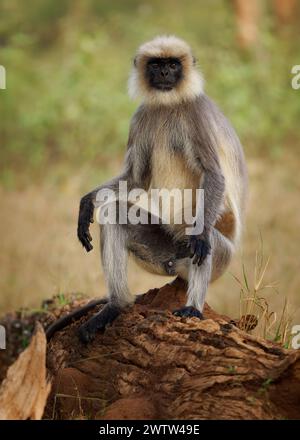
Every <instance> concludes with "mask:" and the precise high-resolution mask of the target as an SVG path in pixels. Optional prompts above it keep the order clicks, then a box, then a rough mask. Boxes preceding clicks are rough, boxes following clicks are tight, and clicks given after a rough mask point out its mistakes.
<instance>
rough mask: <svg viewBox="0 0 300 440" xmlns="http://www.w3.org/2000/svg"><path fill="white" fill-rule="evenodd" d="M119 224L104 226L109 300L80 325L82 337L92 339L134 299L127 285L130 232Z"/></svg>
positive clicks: (102, 248)
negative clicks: (128, 235)
mask: <svg viewBox="0 0 300 440" xmlns="http://www.w3.org/2000/svg"><path fill="white" fill-rule="evenodd" d="M122 226H123V225H119V224H105V225H101V234H100V242H101V256H102V266H103V272H104V275H105V278H106V284H107V287H108V303H107V304H106V305H105V306H104V307H103V309H102V310H101V311H100V312H99V313H97V314H96V315H94V316H93V317H92V318H91V319H89V320H88V321H87V322H86V323H84V324H83V325H82V326H81V327H80V328H79V338H80V340H81V341H82V342H89V341H90V340H91V339H93V337H94V336H95V334H96V333H97V332H98V331H99V330H102V329H104V327H105V326H106V325H107V324H109V323H110V322H112V321H113V320H114V319H115V318H116V317H117V316H118V315H119V313H120V312H121V310H122V308H124V307H125V306H126V305H127V304H130V303H131V302H132V297H131V295H130V292H129V289H128V286H127V254H128V252H127V247H126V242H127V233H126V229H125V228H124V227H122Z"/></svg>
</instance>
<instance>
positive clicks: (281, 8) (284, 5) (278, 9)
mask: <svg viewBox="0 0 300 440" xmlns="http://www.w3.org/2000/svg"><path fill="white" fill-rule="evenodd" d="M274 9H275V13H276V16H277V19H278V21H279V23H280V24H288V23H291V22H292V21H293V18H294V15H295V11H296V0H274Z"/></svg>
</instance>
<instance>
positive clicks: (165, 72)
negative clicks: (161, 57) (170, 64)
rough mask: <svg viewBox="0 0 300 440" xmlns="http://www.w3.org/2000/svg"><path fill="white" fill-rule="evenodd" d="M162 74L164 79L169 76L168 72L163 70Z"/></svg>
mask: <svg viewBox="0 0 300 440" xmlns="http://www.w3.org/2000/svg"><path fill="white" fill-rule="evenodd" d="M160 74H161V76H162V77H163V78H166V77H167V76H168V75H169V72H168V71H167V70H161V71H160Z"/></svg>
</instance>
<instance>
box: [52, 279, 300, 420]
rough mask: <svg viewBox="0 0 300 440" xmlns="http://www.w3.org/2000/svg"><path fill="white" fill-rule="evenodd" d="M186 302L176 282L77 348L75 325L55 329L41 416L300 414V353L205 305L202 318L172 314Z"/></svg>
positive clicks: (272, 416) (277, 416) (252, 416)
mask: <svg viewBox="0 0 300 440" xmlns="http://www.w3.org/2000/svg"><path fill="white" fill-rule="evenodd" d="M185 298H186V293H185V289H184V286H183V285H182V284H181V283H180V282H176V283H175V285H173V286H170V285H166V286H164V287H162V288H161V289H154V290H151V291H149V292H148V293H147V294H146V295H144V296H143V297H141V298H139V299H138V301H137V303H136V304H135V305H134V306H132V307H130V308H128V310H126V311H124V313H122V314H121V315H120V316H119V317H118V318H117V320H116V321H115V322H114V323H113V325H111V326H110V327H108V328H107V329H106V330H105V332H103V333H102V334H99V335H97V337H96V339H95V340H94V341H93V343H92V344H90V345H88V346H84V345H82V344H81V343H79V342H78V339H77V337H76V329H77V327H78V322H77V323H74V324H73V325H72V326H70V327H68V328H66V329H64V330H63V331H61V332H59V333H57V334H56V335H55V336H54V337H53V339H52V340H51V341H50V343H49V346H48V355H47V366H48V370H49V372H50V374H51V376H52V378H53V386H52V392H51V397H50V399H49V400H48V405H47V410H46V413H45V417H46V418H47V417H49V418H52V417H55V418H77V417H78V418H82V417H83V418H96V419H97V418H98V419H100V418H106V419H283V418H297V419H298V418H300V352H299V351H296V350H285V349H283V348H281V347H280V346H278V345H277V344H274V343H271V342H268V341H266V340H262V339H257V338H255V337H253V336H251V335H249V334H247V333H245V332H243V331H242V330H240V329H239V328H238V327H237V326H236V325H234V324H233V323H232V322H231V321H230V319H229V318H227V317H225V316H221V315H218V314H216V313H215V312H214V311H213V310H211V309H210V308H209V307H208V306H206V308H205V316H206V318H207V319H206V320H204V321H199V320H198V319H196V318H190V319H182V318H178V317H175V316H173V315H172V313H171V310H174V309H176V308H178V307H181V306H182V305H183V304H184V302H185ZM84 319H86V318H84ZM84 319H82V321H83V320H84Z"/></svg>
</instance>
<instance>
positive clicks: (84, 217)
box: [77, 196, 94, 252]
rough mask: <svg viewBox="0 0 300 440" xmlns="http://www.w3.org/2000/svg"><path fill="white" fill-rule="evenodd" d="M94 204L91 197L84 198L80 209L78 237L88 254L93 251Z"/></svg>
mask: <svg viewBox="0 0 300 440" xmlns="http://www.w3.org/2000/svg"><path fill="white" fill-rule="evenodd" d="M93 214H94V204H93V201H92V200H91V198H90V197H87V196H85V197H82V199H81V201H80V207H79V215H78V227H77V237H78V239H79V241H80V243H81V244H82V246H83V247H84V248H85V250H86V251H87V252H89V251H91V250H92V249H93V246H92V245H91V241H92V236H91V234H90V231H89V227H90V224H91V223H93V222H94V219H93Z"/></svg>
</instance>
